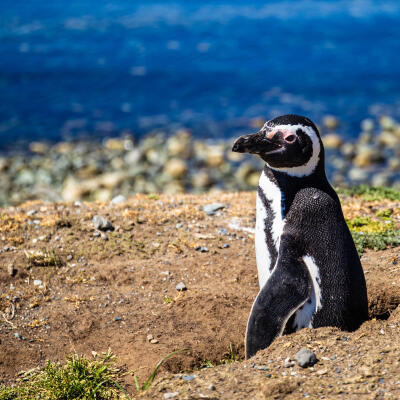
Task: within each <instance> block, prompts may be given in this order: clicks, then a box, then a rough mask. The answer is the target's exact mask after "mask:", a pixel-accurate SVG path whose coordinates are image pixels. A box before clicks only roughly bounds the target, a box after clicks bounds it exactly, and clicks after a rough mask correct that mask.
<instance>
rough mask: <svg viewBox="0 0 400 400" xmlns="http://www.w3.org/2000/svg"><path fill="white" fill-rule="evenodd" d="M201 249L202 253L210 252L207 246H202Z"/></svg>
mask: <svg viewBox="0 0 400 400" xmlns="http://www.w3.org/2000/svg"><path fill="white" fill-rule="evenodd" d="M199 250H200V253H208V248H207V247H205V246H201V247H200V249H199Z"/></svg>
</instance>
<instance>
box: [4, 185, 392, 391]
mask: <svg viewBox="0 0 400 400" xmlns="http://www.w3.org/2000/svg"><path fill="white" fill-rule="evenodd" d="M216 202H220V203H223V204H224V206H225V207H224V208H222V209H220V210H218V211H216V213H215V214H214V215H208V214H207V213H206V212H204V210H203V208H202V207H203V206H204V205H209V204H212V203H216ZM342 202H343V208H344V212H345V215H346V217H348V218H354V217H355V216H358V215H360V216H368V215H371V216H373V215H375V214H376V212H377V211H379V210H384V209H393V210H394V213H393V222H394V223H395V226H396V227H397V226H398V225H399V222H400V213H399V204H398V203H396V202H392V201H389V200H382V201H379V202H378V201H374V202H372V201H371V202H367V201H364V200H362V199H361V198H355V197H345V198H342ZM94 215H100V216H102V217H104V218H106V219H107V220H109V221H110V222H111V223H112V225H113V227H114V228H115V229H114V230H113V231H107V232H100V231H98V230H96V229H95V227H94V224H93V222H92V218H93V216H94ZM254 222H255V193H247V192H242V193H234V194H228V193H214V194H208V195H175V196H168V195H160V196H158V195H150V196H145V195H136V196H134V197H131V198H130V199H128V200H127V201H125V202H123V203H121V204H117V205H112V204H110V203H74V204H67V203H39V202H30V203H25V204H23V205H21V206H19V207H12V208H8V209H3V210H1V212H0V248H1V249H2V252H1V254H0V280H1V283H0V285H1V286H0V287H1V294H0V311H1V314H0V354H1V356H0V382H2V383H4V384H11V383H13V382H15V379H16V376H17V374H18V372H19V371H21V370H27V369H29V368H33V367H36V366H38V365H39V366H42V365H44V364H45V362H46V360H53V361H63V360H64V359H65V356H66V355H67V354H70V353H72V352H77V353H79V354H83V355H86V356H88V357H92V356H93V354H95V353H93V352H97V353H101V352H103V351H106V350H107V349H109V348H110V349H111V350H112V351H113V353H114V354H116V355H117V357H118V361H117V362H118V365H119V366H121V367H123V368H124V369H126V370H127V371H128V372H129V373H128V374H127V375H126V379H125V384H126V387H127V390H128V392H129V394H130V395H131V396H132V397H135V396H137V397H140V398H156V399H157V398H160V399H163V398H175V399H198V398H209V399H242V398H250V399H251V398H255V399H258V398H267V399H269V398H275V399H281V398H285V399H286V398H287V399H299V398H303V397H308V398H343V399H350V398H354V399H355V398H362V399H363V398H366V399H381V398H394V399H396V398H400V374H399V372H400V346H399V345H400V335H399V333H400V308H398V305H399V304H400V289H399V287H400V256H399V254H398V248H390V249H386V250H383V251H373V250H367V251H366V252H365V253H364V254H363V255H362V258H361V260H362V264H363V267H364V272H365V276H366V279H367V285H368V294H369V305H370V318H371V319H370V320H369V321H367V322H365V323H364V324H363V325H362V326H361V327H360V329H359V330H357V331H356V332H352V333H349V332H341V331H339V330H337V329H334V328H321V329H315V330H310V329H304V330H302V331H299V332H297V333H295V334H292V335H287V336H283V337H281V338H278V339H277V340H276V341H275V342H274V343H273V344H272V345H271V346H270V347H269V348H268V349H266V350H264V351H261V352H259V353H258V354H257V355H256V356H255V357H253V358H252V359H250V360H248V361H239V362H238V361H237V360H239V359H243V358H244V344H243V341H244V334H245V326H246V322H247V317H248V314H249V310H250V307H251V304H252V301H253V300H254V298H255V296H256V294H257V291H258V281H257V274H256V266H255V254H254V245H253V244H254V243H253V242H254V234H253V226H254ZM181 282H184V285H185V287H186V289H187V290H184V291H178V290H177V289H176V285H178V284H179V283H181ZM303 347H305V348H309V349H311V350H312V351H313V352H314V353H315V354H316V356H317V358H318V362H317V363H316V364H315V365H314V366H313V367H310V368H306V369H303V368H300V367H299V366H297V364H295V365H291V363H290V362H289V361H288V360H286V363H285V359H287V358H290V359H291V360H293V359H294V357H295V354H296V353H297V351H298V350H300V348H303ZM184 348H189V349H190V351H185V352H183V353H180V354H178V355H176V356H174V357H171V358H170V359H169V360H168V361H167V362H166V363H165V364H163V366H162V367H161V368H160V372H159V375H158V376H157V378H156V380H155V382H154V383H153V385H152V386H151V387H150V389H149V390H147V391H146V392H144V393H139V394H138V393H137V392H136V389H135V385H134V383H133V378H132V373H133V372H134V373H135V374H136V375H137V377H138V380H139V382H143V381H144V380H145V379H146V378H147V377H148V376H149V374H150V373H151V371H152V370H153V368H154V367H155V365H156V363H157V361H158V360H160V359H161V358H162V357H164V356H165V355H167V354H168V353H170V352H172V351H174V350H178V349H184ZM234 360H236V361H234ZM232 361H234V362H232ZM285 365H286V366H285ZM288 365H291V366H288ZM207 366H208V367H211V366H214V367H213V368H204V367H207Z"/></svg>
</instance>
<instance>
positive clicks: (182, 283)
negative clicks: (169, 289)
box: [175, 282, 187, 292]
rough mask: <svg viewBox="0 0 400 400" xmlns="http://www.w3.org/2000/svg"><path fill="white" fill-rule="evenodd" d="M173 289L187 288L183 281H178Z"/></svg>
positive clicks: (180, 290)
mask: <svg viewBox="0 0 400 400" xmlns="http://www.w3.org/2000/svg"><path fill="white" fill-rule="evenodd" d="M175 289H176V290H177V291H178V292H182V291H184V290H187V287H186V285H185V282H179V283H178V284H177V285H176V286H175Z"/></svg>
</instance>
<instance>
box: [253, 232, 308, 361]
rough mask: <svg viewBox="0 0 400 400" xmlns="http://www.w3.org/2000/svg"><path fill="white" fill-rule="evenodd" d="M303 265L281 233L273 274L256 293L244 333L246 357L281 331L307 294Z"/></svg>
mask: <svg viewBox="0 0 400 400" xmlns="http://www.w3.org/2000/svg"><path fill="white" fill-rule="evenodd" d="M311 285H312V282H311V279H310V276H309V273H308V269H307V266H306V265H305V263H304V262H303V260H302V258H301V257H300V255H299V254H298V245H296V242H295V241H294V238H293V237H292V236H290V235H287V234H283V235H282V236H281V243H280V249H279V255H278V259H277V262H276V265H275V268H274V271H273V273H272V275H271V277H270V278H269V280H268V281H267V282H266V284H265V285H264V286H263V288H262V289H261V290H260V292H259V293H258V295H257V297H256V299H255V301H254V303H253V307H252V309H251V312H250V317H249V320H248V323H247V331H246V358H250V357H252V356H253V355H254V354H255V353H256V352H257V351H258V350H261V349H265V348H266V347H268V346H269V345H270V344H271V342H272V341H273V340H274V339H275V338H276V337H277V336H279V335H281V334H282V332H283V330H284V329H285V325H286V323H287V321H288V320H289V318H290V317H291V316H292V315H293V313H294V312H295V311H296V310H297V309H298V308H299V307H301V306H302V305H303V304H304V303H305V302H306V300H307V299H308V297H309V296H310V293H311Z"/></svg>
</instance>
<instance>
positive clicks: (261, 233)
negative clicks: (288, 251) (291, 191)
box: [255, 171, 285, 288]
mask: <svg viewBox="0 0 400 400" xmlns="http://www.w3.org/2000/svg"><path fill="white" fill-rule="evenodd" d="M258 185H259V188H260V190H261V191H262V192H263V193H264V196H265V198H266V199H267V201H268V203H269V207H270V209H271V212H270V213H268V212H267V209H266V205H264V204H263V201H262V200H261V198H260V196H259V195H258V194H257V204H256V212H257V214H256V229H255V246H256V260H257V270H258V282H259V284H260V288H262V287H263V286H264V285H265V283H266V282H267V281H268V279H269V277H270V276H271V273H272V271H273V268H272V267H273V265H271V260H272V257H271V254H270V251H269V249H268V245H267V234H268V233H266V224H267V225H268V222H269V225H270V226H271V229H270V235H271V239H272V242H273V246H274V247H275V249H276V252H277V253H279V244H280V238H281V235H282V231H283V227H284V225H285V220H284V219H283V218H282V212H281V191H280V189H279V187H278V186H277V185H276V184H275V183H274V182H271V181H270V180H269V179H268V177H267V176H266V175H265V173H264V171H263V172H262V174H261V176H260V181H259V184H258ZM267 207H268V205H267ZM271 218H272V221H271V220H269V219H271Z"/></svg>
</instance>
